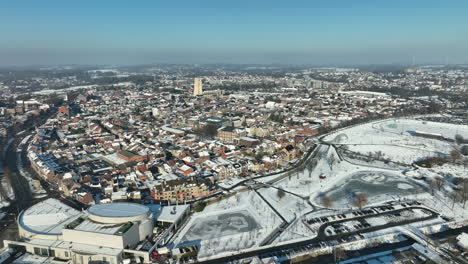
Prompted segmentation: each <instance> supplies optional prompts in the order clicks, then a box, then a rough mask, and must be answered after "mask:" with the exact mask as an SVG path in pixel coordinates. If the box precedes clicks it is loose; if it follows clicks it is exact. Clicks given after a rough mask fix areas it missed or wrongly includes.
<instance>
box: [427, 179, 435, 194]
mask: <svg viewBox="0 0 468 264" xmlns="http://www.w3.org/2000/svg"><path fill="white" fill-rule="evenodd" d="M427 183H428V184H429V189H430V190H431V194H432V195H434V193H435V190H436V189H437V183H436V181H435V180H431V179H429V180H427Z"/></svg>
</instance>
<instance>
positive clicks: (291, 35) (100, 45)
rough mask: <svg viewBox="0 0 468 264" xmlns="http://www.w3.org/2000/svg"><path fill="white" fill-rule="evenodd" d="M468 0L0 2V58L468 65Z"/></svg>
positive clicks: (4, 61) (14, 61) (17, 61)
mask: <svg viewBox="0 0 468 264" xmlns="http://www.w3.org/2000/svg"><path fill="white" fill-rule="evenodd" d="M467 14H468V2H467V1H462V0H454V1H432V0H429V1H428V0H426V1H421V0H414V1H402V0H396V1H371V0H368V1H365V0H363V1H346V0H333V1H266V0H258V1H247V0H241V1H212V0H207V1H137V2H135V1H111V2H108V1H72V2H71V1H32V0H31V1H24V0H18V1H5V2H2V3H0V17H1V22H2V23H1V26H0V65H1V66H10V65H17V66H19V65H34V64H36V65H51V64H146V63H260V64H262V63H265V64H270V63H281V64H317V65H318V64H336V65H339V64H391V63H393V64H411V63H412V60H413V57H414V58H415V59H416V63H417V64H422V63H447V62H449V63H451V64H466V63H468V15H467Z"/></svg>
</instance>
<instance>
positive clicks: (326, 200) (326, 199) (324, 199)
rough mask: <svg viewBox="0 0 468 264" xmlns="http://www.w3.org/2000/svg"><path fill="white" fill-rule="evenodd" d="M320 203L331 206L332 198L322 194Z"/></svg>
mask: <svg viewBox="0 0 468 264" xmlns="http://www.w3.org/2000/svg"><path fill="white" fill-rule="evenodd" d="M322 203H323V206H325V207H332V205H333V200H332V198H331V197H330V196H328V195H324V196H323V197H322Z"/></svg>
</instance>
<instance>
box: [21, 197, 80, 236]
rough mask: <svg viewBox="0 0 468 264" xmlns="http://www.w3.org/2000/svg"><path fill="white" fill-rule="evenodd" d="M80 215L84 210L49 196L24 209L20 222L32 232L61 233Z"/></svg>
mask: <svg viewBox="0 0 468 264" xmlns="http://www.w3.org/2000/svg"><path fill="white" fill-rule="evenodd" d="M80 215H82V212H80V211H78V210H75V209H73V208H71V207H70V206H68V205H65V204H64V203H62V202H60V201H59V200H57V199H53V198H49V199H47V200H44V201H42V202H40V203H37V204H35V205H33V206H31V207H29V208H28V209H26V210H25V211H23V212H22V213H21V214H20V216H19V224H20V225H21V227H22V228H23V229H25V230H27V231H29V232H31V233H36V234H43V235H61V234H62V229H63V228H64V226H65V225H67V224H68V223H70V222H72V221H73V220H75V219H76V218H78V217H79V216H80Z"/></svg>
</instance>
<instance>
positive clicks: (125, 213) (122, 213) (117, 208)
mask: <svg viewBox="0 0 468 264" xmlns="http://www.w3.org/2000/svg"><path fill="white" fill-rule="evenodd" d="M148 211H149V209H148V208H147V207H146V206H143V205H140V204H135V203H109V204H98V205H94V206H91V207H90V208H89V209H88V214H91V215H95V216H102V217H133V216H139V215H142V214H147V213H148Z"/></svg>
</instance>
